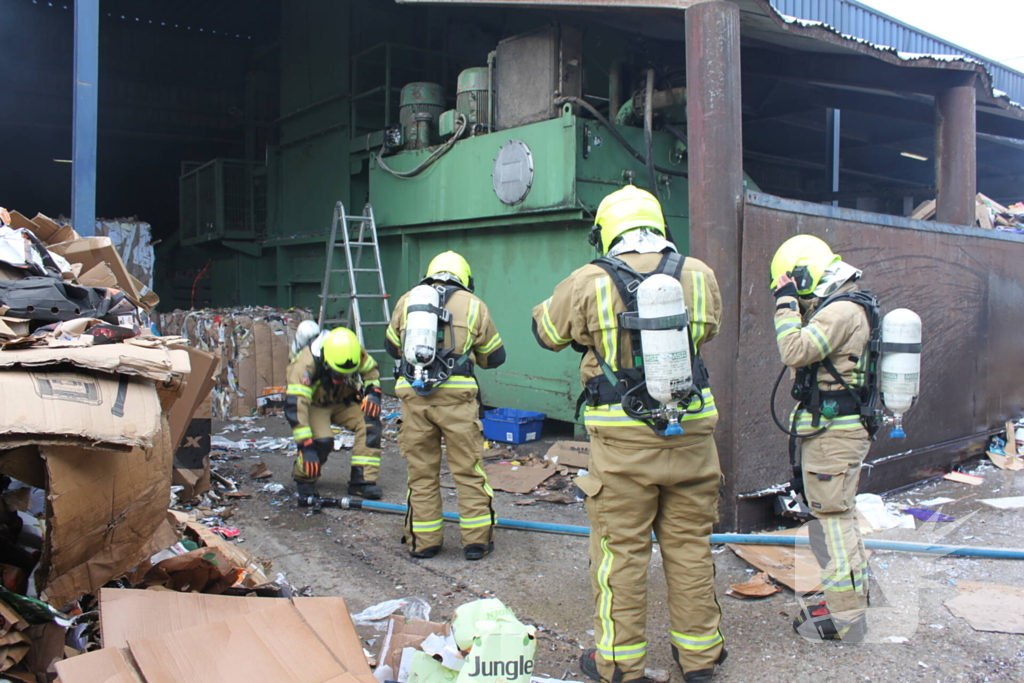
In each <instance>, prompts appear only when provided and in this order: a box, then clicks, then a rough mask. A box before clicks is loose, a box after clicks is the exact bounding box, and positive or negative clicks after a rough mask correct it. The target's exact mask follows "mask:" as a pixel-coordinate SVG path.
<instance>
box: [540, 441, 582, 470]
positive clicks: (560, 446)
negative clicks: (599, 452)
mask: <svg viewBox="0 0 1024 683" xmlns="http://www.w3.org/2000/svg"><path fill="white" fill-rule="evenodd" d="M545 457H546V458H547V459H548V460H550V461H551V462H552V463H554V464H555V465H565V466H566V467H579V468H583V469H585V468H586V467H587V465H588V463H589V462H590V442H589V441H556V442H555V443H554V444H553V445H552V446H551V448H549V449H548V452H547V455H546V456H545Z"/></svg>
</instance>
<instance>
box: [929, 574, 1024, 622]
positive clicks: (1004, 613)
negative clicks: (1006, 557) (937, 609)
mask: <svg viewBox="0 0 1024 683" xmlns="http://www.w3.org/2000/svg"><path fill="white" fill-rule="evenodd" d="M957 589H958V590H959V591H960V595H958V596H957V597H955V598H953V599H952V600H949V601H948V602H946V603H945V604H946V607H948V608H949V611H950V612H951V613H952V614H953V616H955V617H960V618H961V619H963V620H965V621H966V622H967V623H968V624H970V625H971V628H973V629H974V630H975V631H994V632H997V633H1019V634H1024V588H1020V587H1017V586H1001V585H995V584H986V583H975V582H973V581H960V582H958V583H957Z"/></svg>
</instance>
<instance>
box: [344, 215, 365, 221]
mask: <svg viewBox="0 0 1024 683" xmlns="http://www.w3.org/2000/svg"><path fill="white" fill-rule="evenodd" d="M345 220H347V221H368V220H370V217H369V216H345Z"/></svg>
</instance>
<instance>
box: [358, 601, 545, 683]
mask: <svg viewBox="0 0 1024 683" xmlns="http://www.w3.org/2000/svg"><path fill="white" fill-rule="evenodd" d="M536 652H537V638H536V628H535V627H533V626H529V625H525V624H523V623H521V622H520V621H519V620H518V619H516V617H515V615H514V614H513V613H512V610H510V609H509V608H507V607H506V606H505V605H504V604H503V603H502V602H501V601H500V600H497V599H494V598H490V599H486V600H475V601H473V602H470V603H466V604H465V605H462V606H460V607H459V608H458V609H456V610H455V616H454V618H453V619H452V623H451V625H450V626H449V625H447V624H436V623H432V622H429V621H421V620H418V619H408V618H404V617H394V616H393V617H391V619H390V621H389V623H388V627H387V632H386V634H385V636H384V638H383V640H382V644H381V650H380V654H379V655H378V658H377V661H378V664H377V668H376V670H375V671H374V673H373V676H374V678H375V679H376V680H377V682H378V683H384V682H385V681H398V683H471V682H472V681H480V680H487V681H498V680H500V681H507V682H508V683H529V681H530V677H531V674H532V673H533V667H534V659H535V656H536Z"/></svg>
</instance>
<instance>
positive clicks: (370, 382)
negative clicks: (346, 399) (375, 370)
mask: <svg viewBox="0 0 1024 683" xmlns="http://www.w3.org/2000/svg"><path fill="white" fill-rule="evenodd" d="M363 385H364V386H368V387H379V386H380V380H379V379H368V380H366V381H364V382H363Z"/></svg>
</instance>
